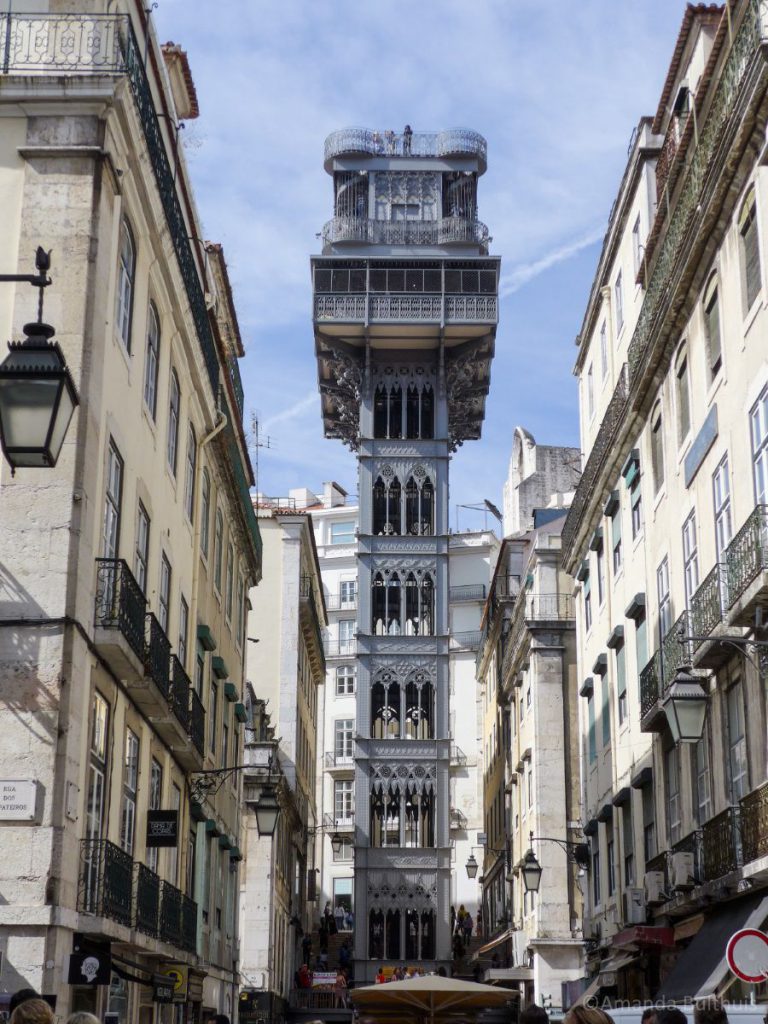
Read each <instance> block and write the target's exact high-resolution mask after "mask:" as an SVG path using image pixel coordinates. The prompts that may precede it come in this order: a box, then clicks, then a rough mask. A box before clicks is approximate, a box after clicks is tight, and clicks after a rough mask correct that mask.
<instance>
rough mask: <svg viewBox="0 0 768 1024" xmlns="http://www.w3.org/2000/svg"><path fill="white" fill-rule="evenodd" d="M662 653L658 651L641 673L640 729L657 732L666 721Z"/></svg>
mask: <svg viewBox="0 0 768 1024" xmlns="http://www.w3.org/2000/svg"><path fill="white" fill-rule="evenodd" d="M661 692H662V687H661V653H660V652H659V651H656V652H655V653H654V655H653V657H652V658H651V660H650V661H649V662H648V663H647V665H646V666H645V668H644V669H642V670H641V672H640V728H641V730H642V731H643V732H656V731H657V730H658V729H659V728H660V726H661V722H662V721H664V720H665V719H666V716H665V714H664V712H663V711H662V709H661Z"/></svg>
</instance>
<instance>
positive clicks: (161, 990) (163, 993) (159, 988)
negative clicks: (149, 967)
mask: <svg viewBox="0 0 768 1024" xmlns="http://www.w3.org/2000/svg"><path fill="white" fill-rule="evenodd" d="M174 984H175V982H174V979H173V978H169V977H168V975H167V974H153V975H152V1002H153V1003H172V1002H173V988H174Z"/></svg>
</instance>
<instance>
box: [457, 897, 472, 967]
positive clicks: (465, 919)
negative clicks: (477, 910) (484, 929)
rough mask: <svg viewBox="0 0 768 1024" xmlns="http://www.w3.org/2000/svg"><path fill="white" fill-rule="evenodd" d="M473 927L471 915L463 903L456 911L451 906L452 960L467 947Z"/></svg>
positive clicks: (461, 955)
mask: <svg viewBox="0 0 768 1024" xmlns="http://www.w3.org/2000/svg"><path fill="white" fill-rule="evenodd" d="M474 927H475V922H474V920H473V918H472V915H471V914H470V912H469V911H468V910H467V909H466V907H465V906H464V904H463V903H462V904H461V906H460V907H459V911H458V913H456V908H455V907H453V906H452V907H451V935H452V939H451V946H452V949H453V958H454V960H460V959H461V957H463V956H464V954H465V953H466V951H467V950H468V949H469V942H470V939H471V938H472V932H473V930H474Z"/></svg>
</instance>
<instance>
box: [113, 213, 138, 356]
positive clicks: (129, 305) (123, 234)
mask: <svg viewBox="0 0 768 1024" xmlns="http://www.w3.org/2000/svg"><path fill="white" fill-rule="evenodd" d="M135 277H136V245H135V243H134V241H133V232H132V231H131V228H130V225H129V224H128V221H127V220H125V219H123V222H122V224H121V225H120V260H119V263H118V267H117V315H116V322H117V333H118V334H119V335H120V340H121V341H122V343H123V345H124V346H125V350H126V352H130V351H131V317H132V313H133V284H134V279H135Z"/></svg>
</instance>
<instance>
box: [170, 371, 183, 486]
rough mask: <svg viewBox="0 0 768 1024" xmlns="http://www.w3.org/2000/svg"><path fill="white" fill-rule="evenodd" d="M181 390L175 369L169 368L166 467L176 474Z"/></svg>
mask: <svg viewBox="0 0 768 1024" xmlns="http://www.w3.org/2000/svg"><path fill="white" fill-rule="evenodd" d="M180 405H181V390H180V388H179V378H178V377H177V376H176V371H175V370H171V390H170V396H169V399H168V468H169V469H170V471H171V472H172V473H173V475H174V476H176V459H177V456H178V449H179V406H180Z"/></svg>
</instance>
